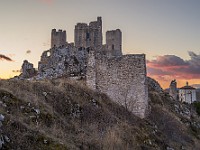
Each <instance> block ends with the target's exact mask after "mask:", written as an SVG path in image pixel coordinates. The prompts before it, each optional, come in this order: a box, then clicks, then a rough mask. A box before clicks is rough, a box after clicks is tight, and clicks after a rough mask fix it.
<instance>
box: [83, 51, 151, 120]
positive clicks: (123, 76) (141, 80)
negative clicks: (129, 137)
mask: <svg viewBox="0 0 200 150" xmlns="http://www.w3.org/2000/svg"><path fill="white" fill-rule="evenodd" d="M94 57H95V59H94ZM88 62H89V63H88V66H87V73H86V79H87V85H88V86H89V87H90V88H92V89H96V90H97V91H100V92H102V93H106V94H107V95H108V96H109V97H110V98H111V99H112V100H113V101H115V102H117V103H119V104H121V105H123V106H124V107H125V108H127V109H128V110H129V111H131V112H133V113H134V114H135V115H137V116H139V117H141V118H144V117H145V114H146V111H147V107H148V89H147V83H146V63H145V55H143V54H142V55H124V56H122V57H113V58H111V59H108V58H107V57H101V56H100V57H99V56H98V55H97V56H95V55H94V53H90V54H89V59H88Z"/></svg>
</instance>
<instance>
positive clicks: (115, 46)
mask: <svg viewBox="0 0 200 150" xmlns="http://www.w3.org/2000/svg"><path fill="white" fill-rule="evenodd" d="M106 45H107V50H108V52H109V53H110V55H111V56H121V55H122V32H121V30H120V29H117V30H112V31H107V32H106Z"/></svg>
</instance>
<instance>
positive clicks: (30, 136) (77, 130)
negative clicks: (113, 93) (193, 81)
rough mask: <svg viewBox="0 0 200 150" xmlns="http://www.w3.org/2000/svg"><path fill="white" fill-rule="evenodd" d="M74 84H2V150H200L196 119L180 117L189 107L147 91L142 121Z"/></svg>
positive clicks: (96, 94)
mask: <svg viewBox="0 0 200 150" xmlns="http://www.w3.org/2000/svg"><path fill="white" fill-rule="evenodd" d="M78 84H79V83H72V82H70V81H62V80H61V81H57V82H55V81H54V82H49V81H46V82H44V81H43V82H33V81H0V101H1V102H2V103H1V104H0V105H2V106H0V114H3V115H4V116H5V121H4V122H3V126H2V133H0V134H2V135H7V136H8V137H9V138H10V140H11V142H9V143H6V144H5V145H4V148H3V149H12V148H14V149H17V148H18V149H23V150H25V149H29V150H31V149H52V150H53V149H59V150H60V149H61V150H62V149H95V150H96V149H113V150H114V149H115V150H118V149H119V150H121V149H127V150H128V149H130V150H131V149H138V150H140V149H148V150H149V149H166V148H167V147H172V148H174V149H181V148H185V149H200V145H199V144H198V142H199V140H198V138H199V135H198V132H199V129H198V126H197V125H196V124H198V117H197V116H195V115H194V116H193V120H195V124H194V121H193V120H190V115H189V117H188V114H184V112H185V110H188V109H189V106H187V105H185V104H184V105H180V103H178V102H173V101H172V100H171V99H170V98H169V96H168V95H166V94H158V93H157V92H155V91H153V90H151V91H150V93H149V96H150V109H151V113H150V114H149V116H148V117H147V118H146V119H144V120H142V119H139V118H137V117H136V116H134V115H132V114H131V113H129V112H128V111H126V110H125V108H123V107H121V106H119V105H117V104H115V103H113V102H112V101H111V100H110V99H109V98H108V97H107V96H106V95H104V94H100V93H95V92H93V91H91V90H89V89H88V88H87V87H84V86H80V85H78ZM5 105H6V106H5ZM38 110H39V111H40V112H39V113H37V111H38ZM181 112H183V113H181ZM186 112H187V111H186ZM199 122H200V121H199ZM199 124H200V123H199ZM46 141H47V142H46Z"/></svg>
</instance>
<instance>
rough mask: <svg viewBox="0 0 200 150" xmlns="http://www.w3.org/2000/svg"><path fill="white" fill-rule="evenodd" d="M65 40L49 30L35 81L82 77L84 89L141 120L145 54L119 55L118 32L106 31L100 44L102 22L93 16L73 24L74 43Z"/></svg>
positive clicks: (144, 105)
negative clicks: (47, 46)
mask: <svg viewBox="0 0 200 150" xmlns="http://www.w3.org/2000/svg"><path fill="white" fill-rule="evenodd" d="M66 37H67V35H66V31H62V30H58V31H56V29H53V30H52V33H51V48H50V49H49V50H47V51H44V52H43V53H42V55H41V59H40V61H39V63H38V73H37V76H35V78H36V79H44V78H50V79H51V78H57V77H83V78H85V79H86V84H87V86H88V87H90V88H92V89H94V90H96V91H99V92H102V93H106V94H107V95H108V96H109V97H110V98H111V99H112V100H113V101H115V102H117V103H119V104H121V105H123V106H124V107H125V108H126V109H127V110H129V111H131V112H133V113H134V114H135V115H137V116H139V117H141V118H144V117H145V115H146V113H147V108H148V89H147V78H146V60H145V55H144V54H136V55H135V54H131V55H130V54H129V55H122V32H121V31H120V29H116V30H112V31H107V32H106V44H104V45H103V44H102V40H103V36H102V19H101V17H97V21H93V22H90V23H89V24H86V23H77V25H76V26H75V30H74V43H68V42H67V40H66V39H67V38H66ZM25 70H26V69H25ZM24 72H25V71H24V70H23V72H22V75H23V74H24ZM26 78H28V77H27V76H26Z"/></svg>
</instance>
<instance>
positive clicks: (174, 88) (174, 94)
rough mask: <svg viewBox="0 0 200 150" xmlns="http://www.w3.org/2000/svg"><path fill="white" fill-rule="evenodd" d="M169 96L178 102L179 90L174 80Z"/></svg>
mask: <svg viewBox="0 0 200 150" xmlns="http://www.w3.org/2000/svg"><path fill="white" fill-rule="evenodd" d="M169 95H170V96H171V97H172V98H173V99H174V100H178V89H177V82H176V80H172V81H171V83H170V86H169Z"/></svg>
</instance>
